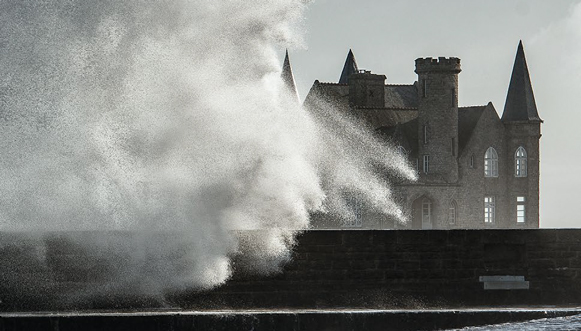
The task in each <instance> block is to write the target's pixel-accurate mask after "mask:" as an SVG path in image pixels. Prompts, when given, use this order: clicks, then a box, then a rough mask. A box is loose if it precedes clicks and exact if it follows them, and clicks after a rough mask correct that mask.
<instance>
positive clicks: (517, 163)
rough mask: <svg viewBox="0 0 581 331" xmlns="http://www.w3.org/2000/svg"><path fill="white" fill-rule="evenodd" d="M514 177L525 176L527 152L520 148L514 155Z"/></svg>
mask: <svg viewBox="0 0 581 331" xmlns="http://www.w3.org/2000/svg"><path fill="white" fill-rule="evenodd" d="M514 175H515V177H526V176H527V151H526V150H525V149H524V147H522V146H520V147H519V148H517V149H516V152H515V153H514Z"/></svg>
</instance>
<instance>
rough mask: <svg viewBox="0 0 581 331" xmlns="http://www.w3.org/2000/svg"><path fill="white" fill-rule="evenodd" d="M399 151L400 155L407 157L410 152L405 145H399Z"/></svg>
mask: <svg viewBox="0 0 581 331" xmlns="http://www.w3.org/2000/svg"><path fill="white" fill-rule="evenodd" d="M397 152H398V153H399V155H401V156H403V157H405V156H406V155H407V154H408V152H407V151H406V150H405V148H404V147H403V146H397Z"/></svg>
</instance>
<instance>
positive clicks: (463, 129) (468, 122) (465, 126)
mask: <svg viewBox="0 0 581 331" xmlns="http://www.w3.org/2000/svg"><path fill="white" fill-rule="evenodd" d="M488 105H491V104H490V103H489V104H488ZM486 107H488V106H471V107H458V151H459V152H460V154H461V153H462V151H463V150H464V147H466V144H467V143H468V141H469V140H470V137H471V136H472V132H474V128H475V127H476V124H477V123H478V120H480V117H481V116H482V113H484V109H486Z"/></svg>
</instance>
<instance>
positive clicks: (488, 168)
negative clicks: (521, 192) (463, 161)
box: [484, 147, 498, 177]
mask: <svg viewBox="0 0 581 331" xmlns="http://www.w3.org/2000/svg"><path fill="white" fill-rule="evenodd" d="M484 176H485V177H498V154H497V153H496V150H495V149H494V148H493V147H488V149H487V150H486V153H485V154H484Z"/></svg>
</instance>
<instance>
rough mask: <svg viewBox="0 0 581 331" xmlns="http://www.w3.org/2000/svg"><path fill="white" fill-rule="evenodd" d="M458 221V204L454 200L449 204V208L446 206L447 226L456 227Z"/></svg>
mask: <svg viewBox="0 0 581 331" xmlns="http://www.w3.org/2000/svg"><path fill="white" fill-rule="evenodd" d="M457 220H458V204H457V203H456V201H455V200H452V201H451V202H450V206H448V224H451V225H456V222H457Z"/></svg>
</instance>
